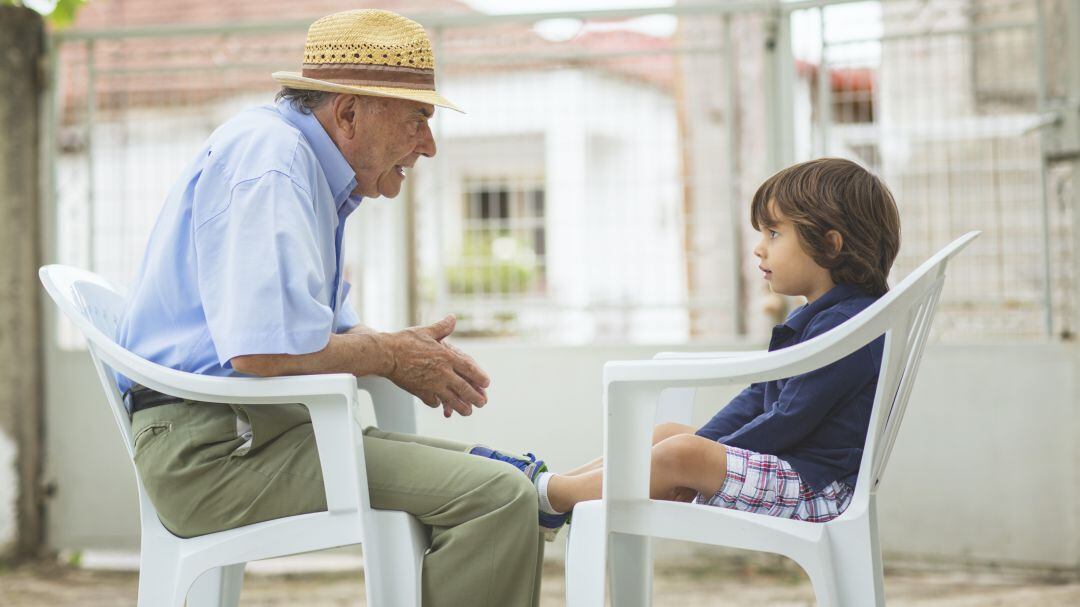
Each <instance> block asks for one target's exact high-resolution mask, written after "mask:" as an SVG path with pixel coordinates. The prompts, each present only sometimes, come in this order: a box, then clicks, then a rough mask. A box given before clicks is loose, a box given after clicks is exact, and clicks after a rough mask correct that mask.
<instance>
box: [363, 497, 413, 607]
mask: <svg viewBox="0 0 1080 607" xmlns="http://www.w3.org/2000/svg"><path fill="white" fill-rule="evenodd" d="M364 527H365V529H364V531H365V537H364V544H363V547H364V581H365V585H366V587H367V604H368V605H378V606H379V607H383V606H387V607H390V606H394V607H420V586H421V574H422V567H423V562H424V553H425V552H427V549H428V544H429V541H430V540H429V539H428V530H427V528H425V527H424V525H423V524H421V523H420V521H418V520H417V519H416V518H415V517H413V516H410V515H408V514H406V513H404V512H390V511H378V510H377V511H375V512H374V520H373V521H372V523H371V524H366V523H365V525H364Z"/></svg>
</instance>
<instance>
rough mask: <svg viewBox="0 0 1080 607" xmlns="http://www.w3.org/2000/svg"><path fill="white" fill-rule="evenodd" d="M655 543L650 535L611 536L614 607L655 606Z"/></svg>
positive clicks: (618, 534)
mask: <svg viewBox="0 0 1080 607" xmlns="http://www.w3.org/2000/svg"><path fill="white" fill-rule="evenodd" d="M652 573H653V571H652V542H651V539H650V538H649V537H647V536H642V535H627V534H625V533H613V534H611V604H612V605H618V606H619V607H623V606H624V605H626V606H627V607H637V606H640V607H645V606H646V605H649V604H651V603H652Z"/></svg>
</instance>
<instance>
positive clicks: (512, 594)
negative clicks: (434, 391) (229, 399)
mask: <svg viewBox="0 0 1080 607" xmlns="http://www.w3.org/2000/svg"><path fill="white" fill-rule="evenodd" d="M132 430H133V432H134V436H135V465H136V467H137V468H138V470H139V475H140V477H141V478H142V481H143V485H144V486H145V487H146V491H147V493H148V494H149V496H150V500H151V501H152V502H153V503H154V507H155V508H156V509H157V511H158V515H159V516H160V518H161V522H162V523H163V524H164V525H165V527H166V528H168V529H169V530H170V531H172V532H173V533H175V534H176V535H178V536H181V537H192V536H196V535H202V534H206V533H211V532H215V531H221V530H224V529H232V528H235V527H239V526H242V525H249V524H252V523H257V522H260V521H265V520H270V519H275V518H281V517H284V516H291V515H294V514H302V513H306V512H318V511H322V510H326V495H325V493H324V490H323V482H322V471H321V469H320V468H319V457H318V451H317V449H316V446H315V435H314V431H313V430H312V426H311V420H310V418H309V416H308V414H307V410H306V409H305V408H304V407H303V406H301V405H273V406H265V405H260V406H252V407H246V406H242V405H218V404H208V403H198V402H192V401H185V402H182V403H176V404H170V405H162V406H159V407H154V408H151V409H147V410H144V411H139V412H138V413H136V414H135V416H134V420H133V422H132ZM468 448H469V445H465V444H461V443H455V442H452V441H445V440H439V439H433V438H426V437H421V436H412V435H405V434H394V433H390V432H383V431H381V430H379V429H377V428H367V429H366V430H364V458H365V460H366V461H367V475H368V488H369V489H370V492H371V505H372V507H374V508H378V509H387V510H403V511H405V512H408V513H410V514H412V515H414V516H416V517H417V518H418V519H419V520H420V521H421V522H422V523H423V524H425V525H427V526H429V527H430V528H431V550H430V551H429V552H428V554H427V555H426V556H425V558H424V567H423V587H422V588H423V603H424V605H425V606H427V607H438V606H443V605H446V606H463V605H469V606H478V607H479V606H484V605H490V606H496V605H498V606H516V605H520V606H522V607H525V606H529V605H538V604H539V597H540V566H541V562H542V557H543V546H544V542H543V541H542V539H541V538H542V536H541V535H540V532H539V527H538V522H537V499H536V491H535V489H534V488H533V486H532V483H530V482H529V480H528V479H527V478H525V475H523V474H522V473H521V472H520V471H518V470H517V469H515V468H513V467H512V466H509V465H507V464H506V463H504V462H499V461H494V460H490V459H485V458H481V457H476V456H474V455H469V454H468V453H467V452H466V450H467V449H468Z"/></svg>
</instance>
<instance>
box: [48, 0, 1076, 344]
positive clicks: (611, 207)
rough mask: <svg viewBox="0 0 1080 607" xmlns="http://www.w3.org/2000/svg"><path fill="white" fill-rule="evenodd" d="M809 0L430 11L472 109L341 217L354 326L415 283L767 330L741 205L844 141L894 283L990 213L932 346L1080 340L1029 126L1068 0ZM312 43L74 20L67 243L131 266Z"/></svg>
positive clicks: (1047, 79) (566, 331) (624, 330)
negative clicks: (279, 74)
mask: <svg viewBox="0 0 1080 607" xmlns="http://www.w3.org/2000/svg"><path fill="white" fill-rule="evenodd" d="M821 4H823V3H809V4H806V5H805V6H803V5H800V4H798V3H795V4H792V5H788V6H784V7H781V8H779V9H777V8H776V6H775V5H774V4H773V3H765V2H763V3H761V4H760V5H754V4H753V3H740V4H737V5H731V6H725V5H722V4H718V5H708V6H706V5H682V4H679V5H676V6H674V7H670V8H661V9H655V10H643V9H636V10H627V11H594V12H579V13H567V14H561V15H558V16H556V17H555V18H551V17H543V16H536V15H533V16H518V17H513V16H510V17H508V16H500V17H495V16H486V15H481V14H460V13H459V14H457V15H455V16H454V17H453V18H439V17H434V16H432V17H427V18H425V17H424V16H423V15H421V16H419V17H418V19H419V20H420V21H421V22H423V23H425V25H427V27H428V31H429V33H430V34H431V37H432V41H433V44H434V46H435V52H436V57H437V61H438V64H437V67H438V70H439V73H438V78H439V88H440V90H441V91H442V92H443V93H444V94H445V95H446V96H447V97H448V98H450V99H453V100H454V101H455V102H456V103H458V104H459V105H461V106H462V107H464V108H465V109H466V110H467V111H468V112H469V113H468V114H467V115H458V114H454V113H452V112H447V111H440V112H438V113H437V115H436V118H435V119H434V121H433V128H434V130H435V133H436V140H437V142H438V144H439V151H438V154H437V155H436V157H435V158H433V159H429V160H428V159H421V162H420V163H419V164H418V165H417V167H416V168H415V169H414V170H412V171H411V172H410V174H409V176H408V179H407V188H406V191H405V192H404V193H403V194H402V196H401V197H399V200H395V201H389V202H387V201H366V202H365V205H364V206H362V207H361V210H360V212H359V213H358V214H357V215H356V216H354V217H355V219H354V220H353V221H354V222H356V223H357V224H359V225H358V226H354V227H350V228H349V230H350V231H349V232H348V233H347V244H346V245H345V255H346V260H347V261H346V266H347V270H346V276H347V277H348V278H349V279H350V280H351V281H352V282H354V284H355V285H356V288H354V291H353V293H354V299H353V301H354V302H355V303H357V304H358V306H357V307H358V308H360V311H361V315H362V317H364V318H365V320H366V321H368V322H372V323H373V324H376V325H378V324H379V323H380V322H383V323H388V322H391V321H390V320H387V318H389V317H387V316H386V315H383V316H382V317H380V315H379V314H378V313H376V312H374V310H375V309H376V308H377V307H378V305H377V304H378V302H379V293H380V292H382V291H384V290H385V291H387V292H390V291H392V292H400V293H404V295H403V296H402V297H401V298H400V300H398V299H395V300H394V303H393V307H398V308H401V309H403V310H405V311H404V312H402V313H401V314H400V315H399V317H400V318H403V319H406V320H414V321H420V320H431V319H434V318H437V317H440V316H441V315H442V314H445V313H448V312H453V313H456V314H457V315H458V316H459V333H461V334H464V335H472V336H483V337H513V338H515V339H524V340H536V341H554V342H565V343H586V342H594V341H606V342H650V341H653V342H671V343H678V342H689V341H695V340H723V339H728V338H733V337H740V336H743V335H749V336H751V337H753V338H760V337H761V336H763V335H765V334H766V332H767V330H768V328H769V327H771V325H772V324H773V323H775V322H776V321H777V320H778V319H780V318H781V317H782V316H783V314H784V311H785V310H786V309H789V308H790V307H791V306H793V305H797V303H798V302H796V301H788V300H785V299H783V298H778V297H776V296H774V295H771V294H770V293H769V292H768V289H767V286H766V285H765V283H764V282H763V281H761V280H759V279H758V277H757V275H756V271H755V269H754V268H755V266H756V262H755V261H754V259H753V256H752V255H751V253H750V249H751V247H752V246H753V243H754V242H755V239H756V238H757V235H756V234H755V233H753V232H752V230H751V228H750V226H749V221H748V207H749V200H750V197H751V195H752V194H753V191H754V189H755V188H756V185H757V184H758V183H760V181H761V180H762V179H763V178H764V177H766V176H767V175H768V174H769V173H770V172H771V171H772V170H773V169H775V168H777V167H776V164H777V159H783V158H786V159H789V160H790V159H796V160H798V159H804V158H809V157H813V156H820V155H839V156H846V157H849V158H852V159H855V160H857V161H859V162H861V163H862V164H864V165H866V166H868V167H870V168H872V169H873V170H875V171H877V172H878V173H879V174H881V175H882V176H883V177H884V179H885V180H886V182H887V183H889V184H890V186H891V188H892V189H893V192H894V194H895V195H896V198H897V201H898V203H899V205H900V209H901V214H902V218H903V232H904V239H903V246H902V248H901V255H900V257H899V259H898V260H897V263H896V266H895V268H894V271H893V281H894V282H895V280H897V279H898V278H899V277H902V276H904V275H905V274H906V273H907V272H909V271H910V270H911V269H912V268H914V267H915V266H916V265H917V264H918V263H919V262H921V261H922V260H924V259H926V258H927V257H928V256H930V255H931V254H932V253H933V252H934V251H935V250H937V249H938V248H939V247H940V246H942V245H944V244H945V243H946V242H948V241H949V240H951V239H952V238H953V237H955V236H957V235H959V234H960V233H963V232H965V231H967V230H970V229H981V230H983V232H984V235H983V237H982V238H981V239H980V240H979V241H977V242H976V244H975V246H973V248H972V250H971V251H970V252H969V253H968V254H966V256H965V257H964V258H963V259H961V260H960V261H959V262H958V264H957V268H956V270H955V271H954V272H953V274H952V277H951V278H950V285H949V287H948V292H947V293H946V294H945V298H944V300H943V303H942V310H941V313H940V315H939V318H938V323H937V327H938V336H939V338H945V339H971V338H984V337H1001V338H1008V339H1045V338H1046V337H1047V336H1049V335H1061V334H1067V333H1070V332H1071V330H1072V329H1071V316H1072V314H1073V313H1074V312H1073V310H1074V307H1075V306H1074V301H1073V300H1074V297H1075V288H1074V287H1073V278H1072V276H1073V273H1074V268H1073V261H1072V260H1073V259H1074V258H1073V253H1072V248H1071V247H1072V244H1071V243H1072V241H1073V230H1074V227H1073V218H1072V211H1071V206H1070V204H1071V203H1070V201H1071V198H1070V196H1071V195H1072V194H1071V190H1070V188H1071V183H1072V181H1071V179H1073V177H1072V175H1071V172H1070V171H1071V169H1069V168H1068V167H1064V168H1063V167H1056V168H1051V170H1049V171H1048V170H1047V165H1046V163H1045V162H1044V160H1043V156H1042V152H1041V148H1040V140H1039V137H1040V132H1041V131H1040V128H1039V120H1040V111H1041V105H1042V104H1043V102H1044V101H1045V97H1046V96H1047V95H1050V96H1053V95H1057V94H1062V93H1061V91H1062V90H1063V89H1061V85H1060V79H1061V76H1058V75H1057V74H1059V72H1060V73H1064V72H1065V70H1064V68H1062V66H1061V64H1062V63H1063V61H1065V60H1064V59H1062V58H1061V56H1060V55H1058V56H1052V55H1050V56H1048V55H1049V53H1051V52H1052V51H1047V49H1053V48H1057V47H1058V46H1060V44H1061V42H1060V40H1058V38H1060V37H1061V36H1064V35H1065V32H1064V31H1063V30H1061V28H1060V26H1059V25H1057V24H1053V25H1048V26H1047V27H1043V25H1044V22H1045V23H1048V20H1046V15H1044V14H1043V13H1044V12H1045V13H1047V14H1049V15H1051V16H1052V15H1054V14H1056V13H1055V11H1058V10H1060V7H1059V3H1055V2H1052V1H1050V2H1044V3H1043V4H1045V5H1046V6H1043V7H1040V5H1039V4H1038V3H1036V2H1034V1H1018V0H1017V1H1012V0H1002V1H996V2H983V3H977V4H972V3H968V2H959V1H957V2H938V3H929V4H927V3H923V2H914V1H910V0H889V1H885V2H880V3H876V2H871V3H857V4H852V3H844V2H839V3H837V5H836V6H824V7H822V6H820V5H821ZM824 4H827V3H824ZM341 8H351V7H344V6H343V7H341ZM1040 8H1041V9H1042V10H1040ZM1040 17H1042V19H1040ZM304 34H305V23H304V22H301V21H297V22H290V23H280V24H269V25H267V24H262V25H258V26H253V25H247V26H236V27H223V28H209V27H203V28H197V27H196V28H188V29H178V28H173V29H169V28H164V29H161V30H158V31H148V30H144V31H140V32H137V33H132V32H127V33H125V32H123V31H117V32H111V33H98V34H91V33H74V34H66V35H64V36H62V37H61V38H59V39H58V41H57V51H56V56H57V58H58V59H57V61H56V62H55V64H56V65H57V75H56V82H57V85H58V86H57V87H56V89H55V90H54V95H55V102H54V106H53V107H54V115H55V119H54V123H55V128H54V130H53V132H54V133H55V144H54V146H53V150H54V159H53V160H54V175H55V178H54V179H55V186H56V187H55V190H56V197H55V209H56V214H55V215H56V222H55V223H56V225H55V226H54V227H55V234H56V238H55V242H56V247H55V251H54V253H53V254H54V255H55V258H56V259H57V260H58V261H60V262H62V263H70V264H74V265H79V266H83V267H90V268H93V269H95V271H99V272H101V273H103V274H105V275H106V276H108V277H109V278H111V279H113V280H115V281H117V282H118V283H121V284H123V283H127V282H129V281H130V280H131V279H132V278H133V277H134V275H135V273H136V272H137V270H138V266H139V263H140V261H141V257H142V251H143V248H144V247H145V244H146V238H147V237H148V235H149V234H150V231H151V228H152V226H153V223H154V220H155V218H156V215H157V212H158V210H159V209H160V207H161V204H162V203H163V201H164V200H165V198H166V196H167V195H168V193H169V190H170V188H171V187H172V185H173V184H172V179H174V178H175V176H176V175H178V174H179V172H180V171H181V169H182V168H183V167H184V166H185V165H186V164H187V163H188V162H189V161H190V157H191V155H192V154H193V153H195V151H196V150H197V149H198V148H199V147H200V145H201V144H202V142H203V141H204V140H205V138H206V137H207V136H208V135H209V134H210V133H211V132H212V130H213V129H214V128H216V126H218V125H219V124H221V123H222V122H223V121H225V120H227V119H228V118H229V117H230V116H231V115H233V114H234V113H235V112H236V111H238V110H239V109H241V108H243V107H246V106H249V105H253V104H257V103H267V102H270V101H271V100H272V97H273V94H274V92H275V90H276V88H275V86H274V85H273V81H272V80H270V78H269V72H271V71H273V70H276V69H291V68H293V67H295V66H296V64H297V63H298V62H299V57H300V56H301V51H302V48H303V41H304ZM777 36H787V37H788V38H787V39H786V40H785V44H778V43H777V42H778V40H777ZM1055 36H1056V37H1058V38H1055ZM1055 45H1058V46H1055ZM786 48H791V49H793V52H792V54H790V55H787V54H786V53H785V50H784V49H786ZM785 120H789V123H790V125H791V127H790V132H788V133H786V134H785V133H779V134H778V129H784V126H783V125H784V124H785V122H784V121H785ZM783 135H786V137H785V136H783ZM387 204H391V205H398V207H399V208H400V209H406V212H400V213H398V212H386V208H387V207H386V205H387ZM388 234H400V235H402V238H404V239H405V242H407V244H408V246H407V247H406V250H405V251H404V252H403V259H404V262H400V261H399V262H398V263H404V267H402V269H401V271H395V272H381V273H380V272H378V271H376V270H377V269H378V268H380V267H383V266H385V265H386V264H387V263H388V260H387V252H386V249H385V248H383V247H382V246H381V244H380V243H381V242H382V241H381V240H380V238H381V237H383V236H385V235H388ZM394 267H395V268H396V267H398V266H394ZM365 304H368V305H365ZM385 328H389V327H385ZM61 341H62V343H63V344H64V345H67V346H73V345H77V342H76V338H75V336H74V333H72V332H70V331H62V332H61Z"/></svg>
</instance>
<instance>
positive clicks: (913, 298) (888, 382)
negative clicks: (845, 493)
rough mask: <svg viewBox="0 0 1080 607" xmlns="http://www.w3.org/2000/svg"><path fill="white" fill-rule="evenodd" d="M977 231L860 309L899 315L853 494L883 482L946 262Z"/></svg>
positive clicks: (890, 334) (891, 332)
mask: <svg viewBox="0 0 1080 607" xmlns="http://www.w3.org/2000/svg"><path fill="white" fill-rule="evenodd" d="M979 234H980V233H979V232H969V233H967V234H965V235H963V236H961V237H960V238H957V239H956V240H954V241H953V242H951V243H949V244H948V245H947V246H945V247H944V248H942V249H941V250H940V251H938V253H937V254H935V255H934V256H933V257H931V258H930V259H928V260H927V261H926V262H924V263H923V264H922V265H920V266H919V267H918V268H916V269H915V270H914V271H913V272H911V274H909V275H908V276H907V277H906V278H905V279H904V280H903V281H901V282H900V283H899V284H897V285H896V286H895V287H894V288H893V289H892V290H891V291H890V292H889V293H887V294H886V295H885V296H883V297H882V298H881V299H879V300H878V301H877V302H876V303H875V304H874V305H873V306H871V307H870V308H867V309H866V310H864V311H863V313H864V314H875V313H876V314H884V315H890V314H896V315H897V317H896V318H894V319H892V322H891V323H890V324H891V328H890V329H889V330H888V331H887V332H886V334H885V348H884V356H883V359H882V364H881V371H880V372H879V375H878V384H877V393H876V395H875V397H874V410H873V413H872V414H871V417H870V427H869V429H868V431H867V442H866V446H865V451H864V452H863V459H862V465H861V467H860V469H859V479H858V482H857V484H856V494H862V493H867V492H871V493H872V492H874V491H875V490H876V488H877V485H878V484H879V483H880V482H881V477H882V475H883V474H884V472H885V467H886V464H888V461H889V456H890V455H891V453H892V448H893V445H894V443H895V441H896V436H897V433H898V432H899V430H900V422H901V421H902V420H903V417H904V412H905V410H906V409H907V403H908V399H909V398H910V396H911V388H912V386H913V385H914V384H915V376H916V374H917V373H918V370H919V363H920V362H921V360H922V354H923V349H924V347H925V345H926V339H927V336H928V335H929V333H930V327H931V324H932V321H933V319H934V313H935V311H936V310H937V304H938V302H939V300H940V298H941V290H942V287H943V286H944V284H945V269H946V266H947V265H948V262H949V260H950V259H952V258H953V257H954V256H955V255H956V254H957V253H959V252H960V251H961V250H962V249H964V247H966V246H967V245H968V244H969V243H970V242H971V241H972V240H974V239H975V238H976V237H977V236H978V235H979ZM875 308H880V309H876V310H875Z"/></svg>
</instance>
